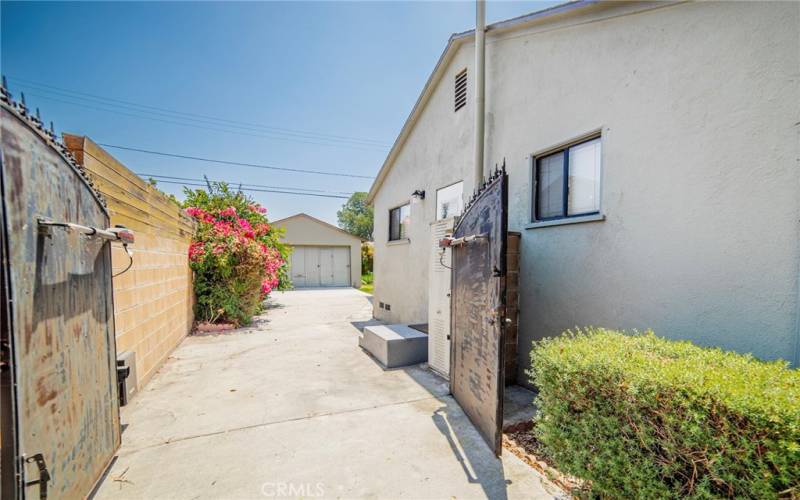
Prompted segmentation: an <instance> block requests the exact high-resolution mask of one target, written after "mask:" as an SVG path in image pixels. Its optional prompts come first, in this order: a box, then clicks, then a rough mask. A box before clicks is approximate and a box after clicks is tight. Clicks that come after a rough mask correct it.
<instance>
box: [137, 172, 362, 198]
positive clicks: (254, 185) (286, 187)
mask: <svg viewBox="0 0 800 500" xmlns="http://www.w3.org/2000/svg"><path fill="white" fill-rule="evenodd" d="M136 175H138V176H139V177H142V178H145V179H146V178H153V179H154V180H157V181H159V182H161V181H160V179H166V180H173V181H191V182H206V180H207V179H192V178H189V177H173V176H170V175H159V174H146V173H140V172H136ZM165 182H166V181H165ZM208 182H224V183H226V184H230V185H236V186H248V187H254V188H267V189H287V190H292V191H311V192H315V193H329V194H346V195H351V194H353V192H352V191H325V190H324V189H311V188H296V187H289V186H267V185H264V184H250V183H243V182H234V181H221V180H210V179H208Z"/></svg>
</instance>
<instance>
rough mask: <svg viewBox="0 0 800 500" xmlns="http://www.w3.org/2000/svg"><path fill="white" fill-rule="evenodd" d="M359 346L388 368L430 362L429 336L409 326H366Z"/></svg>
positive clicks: (359, 340)
mask: <svg viewBox="0 0 800 500" xmlns="http://www.w3.org/2000/svg"><path fill="white" fill-rule="evenodd" d="M358 345H359V346H361V347H362V348H363V349H364V350H365V351H367V352H369V353H370V354H372V355H373V356H374V357H375V359H377V360H378V361H380V363H381V364H382V365H383V366H384V367H386V368H397V367H400V366H409V365H416V364H419V363H424V362H426V361H428V336H427V335H426V334H424V333H422V332H420V331H419V330H415V329H413V328H411V327H409V326H408V325H373V326H366V327H364V331H363V332H362V333H361V337H359V339H358Z"/></svg>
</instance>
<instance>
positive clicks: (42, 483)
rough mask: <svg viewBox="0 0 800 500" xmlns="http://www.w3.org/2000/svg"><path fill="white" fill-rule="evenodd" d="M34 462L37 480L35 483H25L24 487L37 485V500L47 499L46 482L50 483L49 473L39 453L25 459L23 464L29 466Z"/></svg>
mask: <svg viewBox="0 0 800 500" xmlns="http://www.w3.org/2000/svg"><path fill="white" fill-rule="evenodd" d="M34 462H36V467H37V468H38V469H39V479H37V480H36V481H27V482H26V483H25V487H26V488H27V487H28V486H33V485H35V484H38V485H39V498H40V499H41V500H46V499H47V482H48V481H50V473H49V472H47V464H46V463H45V461H44V456H43V455H42V454H41V453H37V454H36V455H33V456H30V457H25V463H26V464H30V463H34Z"/></svg>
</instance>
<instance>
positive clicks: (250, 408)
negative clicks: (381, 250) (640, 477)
mask: <svg viewBox="0 0 800 500" xmlns="http://www.w3.org/2000/svg"><path fill="white" fill-rule="evenodd" d="M274 295H275V296H274V298H273V299H272V300H271V304H270V308H269V310H268V311H266V313H265V314H264V315H263V316H261V317H260V318H259V319H258V320H257V321H256V322H255V323H254V325H253V326H252V327H250V328H247V329H243V330H237V331H235V332H232V333H225V334H220V335H210V336H193V337H189V338H187V339H186V340H185V341H184V342H183V343H182V344H181V345H180V346H179V347H178V349H176V350H175V352H174V353H173V355H172V356H171V358H170V359H169V360H168V361H167V363H166V364H165V365H164V367H163V368H162V369H161V370H160V372H159V373H158V374H156V375H155V376H154V378H153V379H152V381H151V382H150V383H149V384H148V385H147V386H146V387H145V389H144V391H142V392H141V393H140V394H139V395H138V396H137V397H136V398H134V400H133V401H132V403H131V404H130V405H128V406H127V407H125V408H123V410H122V421H123V425H126V426H127V427H126V429H125V431H124V433H123V443H122V447H121V448H120V450H119V454H118V458H117V460H116V462H115V463H114V464H113V466H112V467H111V469H110V470H109V472H108V474H107V476H106V477H105V479H104V481H103V483H102V484H101V485H100V487H99V488H98V490H97V492H96V497H97V498H137V499H138V498H142V499H144V498H147V499H154V498H170V499H178V498H180V499H183V498H185V499H190V498H192V499H193V498H281V497H304V498H314V497H324V498H448V499H449V498H492V499H504V498H552V497H553V495H561V493H560V491H558V490H556V489H554V488H553V487H551V486H549V484H548V483H547V482H546V480H544V479H543V478H542V477H541V476H539V475H538V474H537V473H536V472H535V471H533V470H532V469H531V468H529V467H528V466H527V465H525V464H524V463H523V462H522V461H520V460H519V459H517V457H515V456H514V455H511V454H509V453H504V455H503V459H502V461H501V460H497V459H496V458H495V457H494V456H493V455H492V453H491V452H490V451H489V449H488V447H487V446H486V445H485V444H484V442H483V441H482V439H481V437H480V436H479V435H478V434H477V432H476V431H475V429H474V428H473V427H472V425H471V424H470V423H469V421H468V420H467V418H466V417H465V415H464V414H463V412H462V411H461V409H460V408H459V407H458V405H457V404H456V403H455V402H454V400H453V399H452V398H451V397H450V396H448V395H447V392H448V391H447V385H446V383H445V382H444V381H443V380H442V379H440V378H438V377H436V376H434V375H432V374H431V373H430V372H428V371H426V370H425V369H423V368H422V367H412V368H407V369H398V370H389V371H385V370H383V369H382V368H381V367H380V366H379V365H378V364H377V363H376V362H375V361H373V360H372V358H370V357H369V356H368V355H366V354H365V353H364V352H363V351H362V350H361V349H360V348H359V347H358V335H359V331H358V329H357V326H360V325H363V323H364V322H366V321H368V320H369V318H370V317H371V306H370V303H369V296H367V295H365V294H363V293H361V292H359V291H357V290H355V289H327V290H306V291H292V292H284V293H276V294H274ZM548 492H549V493H548Z"/></svg>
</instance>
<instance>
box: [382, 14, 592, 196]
mask: <svg viewBox="0 0 800 500" xmlns="http://www.w3.org/2000/svg"><path fill="white" fill-rule="evenodd" d="M597 3H599V0H574V1H571V2H566V3H562V4H559V5H555V6H553V7H550V8H547V9H543V10H540V11H536V12H532V13H530V14H525V15H523V16H519V17H515V18H512V19H507V20H505V21H498V22H496V23H493V24H490V25H488V26H487V27H486V31H487V32H488V31H493V32H501V31H509V30H515V29H521V28H523V27H525V26H526V25H528V24H530V23H533V22H535V21H538V20H540V19H543V18H546V17H550V16H555V15H559V14H564V13H567V12H571V11H574V10H577V9H581V8H584V7H587V6H590V5H594V4H597ZM474 37H475V30H474V29H471V30H468V31H462V32H461V33H453V34H452V35H451V36H450V39H449V40H448V41H447V45H446V46H445V48H444V50H443V51H442V55H441V56H439V60H438V61H437V62H436V66H434V68H433V71H432V72H431V74H430V76H429V77H428V80H427V81H426V82H425V86H424V87H423V88H422V92H421V93H420V95H419V97H418V98H417V101H416V103H414V107H413V108H411V113H409V115H408V118H406V121H405V123H404V124H403V128H402V129H401V130H400V134H399V135H398V136H397V139H395V141H394V144H393V145H392V149H390V150H389V154H388V155H386V159H385V160H384V161H383V165H382V166H381V169H380V170H379V171H378V175H377V176H376V177H375V180H374V181H373V182H372V186H371V187H370V189H369V193H368V194H367V203H368V204H370V205H371V204H372V202H373V201H374V199H375V196H376V195H377V194H378V190H379V189H380V188H381V185H383V181H384V180H385V179H386V176H387V175H389V171H390V170H391V166H392V164H393V163H394V161H395V160H396V159H397V155H398V154H399V153H400V150H401V149H402V147H403V144H405V141H406V139H407V138H408V136H409V134H410V133H411V130H412V129H413V128H414V125H415V124H416V121H417V118H418V117H419V115H420V113H421V112H422V109H423V108H424V107H425V104H427V102H428V99H429V98H430V95H431V93H433V89H434V88H435V87H436V84H437V83H438V82H439V80H440V79H441V77H442V74H443V73H444V68H446V67H447V63H449V62H450V58H452V56H453V55H454V54H455V50H456V49H457V48H458V47H460V46H461V44H462V43H464V42H465V41H467V40H470V39H472V38H474Z"/></svg>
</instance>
